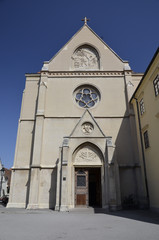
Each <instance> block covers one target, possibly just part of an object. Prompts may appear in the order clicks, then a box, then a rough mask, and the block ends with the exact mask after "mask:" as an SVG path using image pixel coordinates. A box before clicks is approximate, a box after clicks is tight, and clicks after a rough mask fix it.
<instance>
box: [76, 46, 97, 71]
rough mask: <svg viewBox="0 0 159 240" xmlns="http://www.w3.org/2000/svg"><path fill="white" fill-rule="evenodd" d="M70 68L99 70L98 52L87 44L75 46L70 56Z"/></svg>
mask: <svg viewBox="0 0 159 240" xmlns="http://www.w3.org/2000/svg"><path fill="white" fill-rule="evenodd" d="M72 68H73V69H75V70H99V54H98V52H97V50H96V49H95V48H93V47H91V46H89V45H82V46H80V47H79V48H77V49H76V50H75V52H74V54H73V56H72Z"/></svg>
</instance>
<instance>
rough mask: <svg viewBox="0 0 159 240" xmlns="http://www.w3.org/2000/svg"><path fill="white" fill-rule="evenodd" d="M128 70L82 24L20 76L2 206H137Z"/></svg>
mask: <svg viewBox="0 0 159 240" xmlns="http://www.w3.org/2000/svg"><path fill="white" fill-rule="evenodd" d="M141 78H142V74H138V73H134V72H133V71H132V70H131V68H130V66H129V63H128V61H123V60H122V59H121V58H120V57H119V56H118V55H117V54H116V53H115V52H114V51H113V50H112V49H111V48H110V47H109V46H108V45H107V44H106V43H105V42H104V41H103V40H102V39H101V38H100V37H99V36H98V35H97V34H96V33H95V32H94V31H93V30H92V29H91V28H90V27H89V26H88V25H87V19H86V18H85V23H84V26H83V27H82V28H81V29H80V30H79V31H78V32H77V33H76V34H75V35H74V36H73V37H72V38H71V39H70V41H69V42H67V43H66V45H65V46H64V47H63V48H62V49H61V50H60V51H59V52H58V53H57V54H56V55H55V56H54V57H53V58H52V59H51V60H50V61H47V62H44V65H43V67H42V70H41V71H40V72H39V73H35V74H34V73H31V74H26V85H25V90H24V93H23V100H22V108H21V115H20V120H19V127H18V135H17V143H16V151H15V160H14V165H13V168H12V181H11V191H10V199H9V204H8V207H20V208H28V209H34V208H54V209H56V210H68V209H71V208H75V207H87V206H98V207H102V208H110V209H120V208H121V207H122V206H124V205H134V206H136V205H140V206H141V205H144V204H145V203H146V193H145V192H146V191H145V186H144V181H143V180H142V174H141V164H140V159H139V152H138V146H137V137H136V127H135V117H134V113H133V108H132V106H131V105H130V104H129V100H130V98H131V97H132V94H133V92H134V91H135V89H136V87H137V85H138V83H139V81H140V80H141Z"/></svg>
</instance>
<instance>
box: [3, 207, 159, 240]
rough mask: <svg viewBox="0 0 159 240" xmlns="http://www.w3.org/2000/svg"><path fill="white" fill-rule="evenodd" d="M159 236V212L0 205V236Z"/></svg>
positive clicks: (99, 239) (41, 239)
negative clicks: (56, 209) (62, 210)
mask: <svg viewBox="0 0 159 240" xmlns="http://www.w3.org/2000/svg"><path fill="white" fill-rule="evenodd" d="M11 239H12V240H14V239H15V240H35V239H38V240H55V239H57V240H62V239H65V240H79V239H80V240H86V239H87V240H89V239H90V240H159V213H154V212H152V211H144V210H131V211H118V212H103V211H102V210H101V209H93V208H88V209H75V210H72V211H70V212H55V211H52V210H25V209H7V208H5V207H3V206H0V240H11Z"/></svg>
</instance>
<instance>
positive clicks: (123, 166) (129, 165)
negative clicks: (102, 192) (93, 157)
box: [119, 164, 141, 168]
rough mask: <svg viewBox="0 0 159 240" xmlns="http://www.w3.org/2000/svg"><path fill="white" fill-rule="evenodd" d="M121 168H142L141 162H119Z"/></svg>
mask: <svg viewBox="0 0 159 240" xmlns="http://www.w3.org/2000/svg"><path fill="white" fill-rule="evenodd" d="M119 168H141V166H140V165H139V164H119Z"/></svg>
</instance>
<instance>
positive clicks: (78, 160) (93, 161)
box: [74, 147, 102, 165]
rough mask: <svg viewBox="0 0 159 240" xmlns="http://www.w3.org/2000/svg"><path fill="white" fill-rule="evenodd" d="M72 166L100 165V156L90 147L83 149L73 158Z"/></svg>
mask: <svg viewBox="0 0 159 240" xmlns="http://www.w3.org/2000/svg"><path fill="white" fill-rule="evenodd" d="M74 165H102V162H101V159H100V156H99V155H98V154H97V153H96V151H94V150H93V149H92V148H91V147H83V148H82V149H80V150H79V151H78V152H77V154H76V157H75V160H74Z"/></svg>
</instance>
